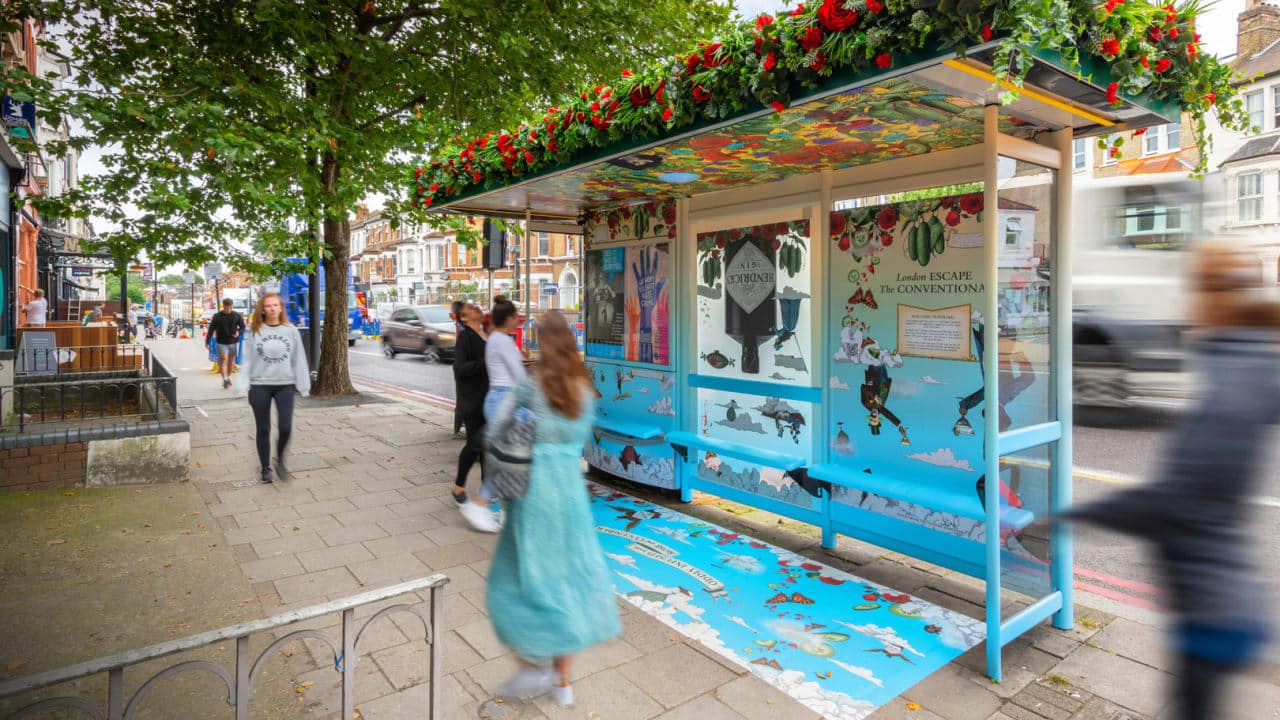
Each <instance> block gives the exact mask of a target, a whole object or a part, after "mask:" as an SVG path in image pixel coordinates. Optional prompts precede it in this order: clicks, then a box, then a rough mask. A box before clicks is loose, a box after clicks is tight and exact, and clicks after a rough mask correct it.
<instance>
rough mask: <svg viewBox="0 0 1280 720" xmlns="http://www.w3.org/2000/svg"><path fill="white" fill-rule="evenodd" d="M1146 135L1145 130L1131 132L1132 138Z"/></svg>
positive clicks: (1139, 129)
mask: <svg viewBox="0 0 1280 720" xmlns="http://www.w3.org/2000/svg"><path fill="white" fill-rule="evenodd" d="M1146 134H1147V129H1146V128H1138V129H1137V130H1134V131H1133V136H1134V137H1142V136H1143V135H1146Z"/></svg>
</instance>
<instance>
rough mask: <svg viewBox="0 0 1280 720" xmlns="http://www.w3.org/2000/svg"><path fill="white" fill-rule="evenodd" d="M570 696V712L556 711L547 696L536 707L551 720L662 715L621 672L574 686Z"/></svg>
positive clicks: (633, 718)
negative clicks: (572, 699)
mask: <svg viewBox="0 0 1280 720" xmlns="http://www.w3.org/2000/svg"><path fill="white" fill-rule="evenodd" d="M573 694H574V699H575V704H574V707H572V708H562V707H559V706H558V705H556V704H555V703H554V702H552V701H551V699H550V698H548V697H546V696H543V697H540V698H538V699H537V700H536V701H535V704H536V705H537V707H538V709H539V710H541V711H542V713H543V714H544V715H546V716H547V717H548V718H550V720H570V719H572V720H582V718H588V717H592V716H593V714H594V716H595V717H597V718H600V719H601V720H604V718H609V720H648V719H649V718H653V717H657V716H658V715H661V714H662V713H663V711H664V708H663V707H662V705H659V704H658V702H657V701H656V700H654V699H653V698H652V697H651V696H650V695H649V694H648V693H647V692H646V691H644V690H642V689H641V688H640V687H639V686H638V685H636V684H635V682H633V681H632V679H631V678H629V677H628V676H626V675H624V674H623V672H622V671H621V670H620V669H610V670H604V671H602V672H598V673H596V674H595V675H592V676H591V677H588V678H586V679H585V680H582V681H581V682H577V683H574V685H573Z"/></svg>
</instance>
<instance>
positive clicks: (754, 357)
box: [724, 233, 778, 375]
mask: <svg viewBox="0 0 1280 720" xmlns="http://www.w3.org/2000/svg"><path fill="white" fill-rule="evenodd" d="M777 275H778V270H777V265H776V264H775V262H774V250H773V247H772V246H771V244H770V243H769V242H768V241H766V240H765V239H764V238H763V237H761V236H760V235H759V234H757V233H752V234H751V235H748V236H746V237H744V238H742V239H741V240H739V241H738V242H736V243H733V244H732V245H729V246H728V247H727V248H726V249H725V270H724V289H725V296H726V299H725V303H724V330H725V334H727V335H728V336H729V337H731V338H733V339H734V340H736V341H737V342H738V343H739V344H741V345H742V363H741V365H740V367H741V368H742V371H743V372H744V373H751V374H753V375H754V374H756V373H759V372H760V346H761V345H762V344H764V343H766V342H768V341H769V340H770V339H772V337H773V334H772V332H771V329H772V328H773V327H774V326H775V325H777V321H778V311H777V303H775V302H774V293H775V292H776V290H777Z"/></svg>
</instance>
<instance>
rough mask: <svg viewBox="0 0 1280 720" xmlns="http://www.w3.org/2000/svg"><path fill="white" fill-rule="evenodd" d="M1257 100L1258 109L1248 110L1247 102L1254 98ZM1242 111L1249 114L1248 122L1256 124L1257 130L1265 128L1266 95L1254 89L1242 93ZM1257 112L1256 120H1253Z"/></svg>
mask: <svg viewBox="0 0 1280 720" xmlns="http://www.w3.org/2000/svg"><path fill="white" fill-rule="evenodd" d="M1254 98H1257V100H1258V109H1257V110H1256V111H1255V110H1250V109H1249V103H1250V102H1251V101H1252V100H1253V99H1254ZM1244 111H1245V114H1247V115H1248V116H1249V121H1250V123H1252V124H1254V125H1256V126H1257V132H1262V131H1263V129H1265V128H1266V120H1267V96H1266V95H1264V94H1263V92H1262V91H1261V90H1254V91H1253V92H1247V93H1245V94H1244ZM1255 113H1256V114H1257V122H1254V115H1255Z"/></svg>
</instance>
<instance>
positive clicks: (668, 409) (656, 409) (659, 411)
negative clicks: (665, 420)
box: [649, 395, 676, 417]
mask: <svg viewBox="0 0 1280 720" xmlns="http://www.w3.org/2000/svg"><path fill="white" fill-rule="evenodd" d="M649 412H651V413H653V414H654V415H666V416H668V417H674V416H675V414H676V410H675V408H674V407H672V406H671V396H669V395H668V396H664V397H661V398H659V399H658V400H657V401H655V402H654V403H652V404H651V405H649Z"/></svg>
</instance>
